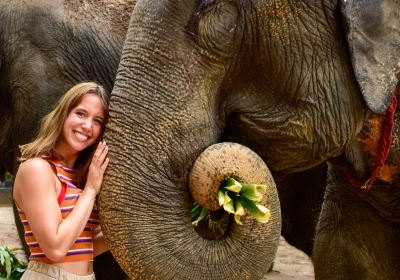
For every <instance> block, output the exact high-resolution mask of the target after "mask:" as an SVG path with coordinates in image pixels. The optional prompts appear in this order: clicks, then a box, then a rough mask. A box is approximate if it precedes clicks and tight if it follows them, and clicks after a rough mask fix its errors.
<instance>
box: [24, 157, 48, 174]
mask: <svg viewBox="0 0 400 280" xmlns="http://www.w3.org/2000/svg"><path fill="white" fill-rule="evenodd" d="M52 173H54V172H53V170H52V167H51V165H50V164H49V162H48V161H47V160H45V159H43V158H41V157H35V158H31V159H28V160H26V161H24V162H22V163H21V164H20V165H19V168H18V171H17V176H23V177H24V176H27V175H31V174H35V175H36V176H38V175H45V174H52Z"/></svg>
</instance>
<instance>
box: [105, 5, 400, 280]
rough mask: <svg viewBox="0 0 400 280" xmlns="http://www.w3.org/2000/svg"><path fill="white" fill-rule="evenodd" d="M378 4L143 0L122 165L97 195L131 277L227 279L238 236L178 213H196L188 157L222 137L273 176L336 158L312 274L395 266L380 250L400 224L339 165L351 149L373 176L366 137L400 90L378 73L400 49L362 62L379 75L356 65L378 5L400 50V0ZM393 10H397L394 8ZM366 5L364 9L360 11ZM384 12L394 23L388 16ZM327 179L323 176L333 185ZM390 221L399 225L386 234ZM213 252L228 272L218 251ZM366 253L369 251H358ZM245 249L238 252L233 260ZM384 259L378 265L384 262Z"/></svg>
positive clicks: (119, 142) (113, 128)
mask: <svg viewBox="0 0 400 280" xmlns="http://www.w3.org/2000/svg"><path fill="white" fill-rule="evenodd" d="M361 2H363V1H361ZM373 2H374V4H373V5H367V6H368V7H369V8H370V7H375V9H372V10H370V9H369V8H368V7H366V9H365V10H363V9H361V8H360V6H357V2H356V1H350V0H348V1H336V0H322V1H306V0H296V1H294V0H293V1H240V0H231V1H228V0H227V1H212V0H199V1H195V0H187V1H151V0H142V1H139V2H138V3H137V4H136V6H135V9H134V12H133V14H132V17H131V21H130V26H129V29H128V33H127V37H126V41H125V44H124V49H123V52H122V58H121V63H120V67H119V69H118V74H117V79H116V83H115V87H114V89H113V92H112V96H111V119H110V123H109V125H108V129H107V132H106V135H105V137H106V139H110V140H112V144H111V145H112V148H111V153H110V157H111V159H112V161H113V162H114V164H113V165H112V166H110V169H109V171H108V176H106V178H105V185H104V188H103V191H102V193H101V195H100V201H101V204H100V206H101V207H100V212H101V215H102V218H103V220H104V230H105V233H106V235H107V236H108V238H109V239H110V241H111V242H112V243H113V244H116V247H115V251H116V252H117V253H116V258H117V259H118V261H119V263H120V264H121V265H122V266H123V267H124V269H125V270H126V271H127V273H128V274H129V275H130V277H132V278H135V279H136V278H138V279H142V278H143V279H153V278H155V279H186V278H188V277H187V276H188V275H192V276H193V277H194V278H195V279H226V278H227V277H228V276H227V273H228V271H231V268H230V267H228V266H224V264H226V263H227V260H228V259H229V258H232V256H231V255H229V253H230V252H231V251H229V250H228V249H232V250H233V249H234V248H235V247H236V244H235V243H232V244H226V245H224V244H225V243H223V242H226V241H227V240H228V238H227V239H222V240H220V241H218V242H215V243H212V244H210V243H209V242H210V241H208V242H207V241H204V240H199V236H198V235H197V234H196V233H195V232H194V231H193V232H190V231H188V230H187V228H186V227H185V226H183V225H184V221H183V222H182V220H184V219H187V220H189V217H188V214H187V213H189V212H190V207H191V205H192V202H193V201H192V200H191V197H190V194H189V193H188V188H187V175H188V172H189V169H190V166H191V165H192V163H193V162H194V161H195V159H196V158H197V156H198V155H199V154H200V153H201V152H202V151H203V150H204V149H205V148H206V147H208V146H210V145H211V144H213V143H216V142H225V141H226V142H228V141H229V142H236V143H240V144H242V145H245V146H247V147H249V148H251V149H252V150H253V151H255V152H256V153H257V154H258V155H260V156H261V158H262V159H263V160H264V161H265V162H266V163H267V165H268V167H269V168H270V169H271V171H272V173H273V174H274V176H275V178H276V181H277V182H280V181H281V180H283V179H282V178H285V175H288V174H294V173H297V172H306V171H307V170H310V169H311V170H312V169H314V168H316V169H314V170H312V171H310V173H309V174H308V175H306V177H310V180H311V177H313V171H315V172H321V169H323V168H326V165H325V164H326V162H328V161H329V162H330V163H329V166H330V167H329V172H328V173H329V176H330V177H329V178H330V179H329V183H328V193H327V194H326V202H325V203H324V206H323V210H322V211H323V212H322V214H321V218H320V221H319V228H318V231H317V235H316V243H315V250H316V252H315V256H313V259H314V261H315V266H316V270H315V271H316V279H349V276H351V277H350V278H351V279H379V278H375V276H377V275H379V273H381V272H382V271H383V268H385V269H386V270H387V271H388V272H387V273H386V274H383V275H385V276H386V277H387V278H385V279H396V277H395V275H396V274H397V275H400V273H399V271H398V269H399V265H398V264H399V263H400V262H399V260H400V258H399V256H398V253H395V251H394V250H390V252H387V254H386V252H385V250H382V251H381V250H380V248H389V247H390V246H392V248H398V242H397V241H396V238H394V237H395V236H398V230H396V228H395V227H387V225H386V221H385V220H384V219H383V218H382V217H381V216H380V215H379V213H378V210H377V209H375V208H374V207H372V206H371V203H369V202H368V201H366V200H364V199H363V198H360V196H359V195H355V194H354V193H353V191H352V189H351V187H343V185H348V181H347V179H346V178H345V177H344V176H343V174H342V173H340V172H339V173H338V171H337V170H336V167H335V165H334V162H336V161H337V159H340V158H341V159H344V161H345V162H346V163H348V164H349V165H350V166H351V168H350V170H351V171H354V172H353V175H354V176H356V177H359V178H361V179H362V178H364V176H365V175H366V174H368V173H369V172H370V170H371V167H373V166H371V162H370V158H369V155H368V152H366V151H365V150H363V147H362V145H361V144H360V141H359V136H360V133H362V131H363V129H364V125H365V124H366V122H367V120H368V119H369V117H370V116H371V114H381V113H384V112H385V110H386V108H388V107H389V103H390V101H391V97H392V91H390V90H387V89H390V88H391V87H393V88H394V86H395V84H394V83H393V79H392V78H387V79H384V80H379V79H380V78H382V77H386V76H389V77H394V75H395V73H394V71H395V69H396V67H394V66H396V65H397V63H398V60H397V57H396V55H397V52H394V53H387V52H383V54H382V55H383V57H380V58H379V61H380V62H381V63H383V65H381V66H382V67H379V68H373V63H370V61H369V62H368V63H370V64H369V65H364V66H365V67H367V66H371V68H369V69H373V70H371V71H373V72H374V73H373V74H374V76H373V77H371V76H369V75H368V73H369V74H371V71H366V73H364V72H363V71H364V70H363V68H360V64H363V63H364V62H363V61H364V60H363V59H362V57H367V58H370V59H371V52H365V53H360V52H359V50H360V49H359V46H360V44H362V42H361V41H360V38H361V37H360V36H358V35H357V34H358V33H357V32H361V31H364V32H367V31H370V30H368V28H367V27H368V25H365V24H361V25H359V24H358V23H359V22H358V20H360V19H363V18H364V17H365V15H366V14H367V15H368V14H369V15H371V14H372V15H374V17H373V19H374V21H375V22H374V24H373V25H372V26H378V27H379V28H380V29H379V30H383V31H386V30H388V29H390V28H394V29H395V31H397V33H396V32H391V33H390V34H392V35H393V36H395V38H393V39H392V40H391V41H390V42H392V43H393V44H394V45H395V46H396V50H397V49H398V44H397V43H396V42H400V40H398V39H399V38H398V36H399V34H400V32H398V31H399V30H400V28H399V26H398V24H395V25H394V27H393V26H390V24H388V23H391V22H395V23H396V22H397V21H396V20H398V18H399V16H398V11H399V10H400V9H398V7H399V5H398V1H392V0H387V1H382V0H381V1H373ZM353 5H355V6H353ZM357 7H358V8H357ZM377 7H378V8H379V9H378V8H377ZM388 7H389V8H391V9H392V10H391V11H392V13H386V11H387V10H386V8H388ZM357 11H361V12H360V15H358V16H359V17H353V16H352V14H353V13H354V12H357ZM396 11H397V12H396ZM379 13H383V14H385V15H389V17H390V18H391V19H393V21H391V20H390V19H389V20H388V21H379V20H378V19H379V18H380V17H379ZM376 15H377V16H376ZM396 16H397V18H396ZM367 33H368V32H367ZM380 34H381V35H383V34H385V32H381V33H380ZM375 35H376V34H375ZM378 35H379V34H378ZM381 39H382V40H379V38H375V40H373V41H369V43H371V45H370V46H369V50H371V48H372V49H375V48H379V47H382V46H383V47H384V46H385V44H384V43H385V41H384V40H385V37H381ZM378 43H379V44H378ZM360 57H361V58H360ZM385 72H387V73H385ZM357 78H358V79H360V80H357ZM361 79H363V80H361ZM369 79H378V81H376V80H375V81H373V80H371V81H368V80H369ZM363 81H364V82H365V81H368V82H367V83H364V82H363ZM123 128H129V132H127V131H124V130H123ZM322 172H323V171H322ZM304 174H307V173H304ZM322 174H324V173H322ZM316 177H318V176H316ZM321 177H322V178H319V179H318V178H315V180H316V181H319V182H324V181H325V180H324V178H325V177H324V176H323V175H322V176H321ZM287 178H288V179H287V181H288V182H290V181H291V179H290V177H287ZM293 178H296V177H293ZM293 180H294V181H295V179H293ZM343 180H344V181H343ZM303 181H305V183H306V182H307V180H303ZM282 182H283V181H282ZM377 183H378V182H377ZM319 184H320V183H317V185H319ZM299 185H300V186H298V187H301V185H303V184H302V183H301V184H299ZM282 186H283V187H284V185H282ZM282 186H281V187H282ZM281 187H279V186H278V188H281ZM339 191H340V192H341V193H340V194H339V195H337V193H339ZM299 192H300V191H299ZM333 194H334V195H333ZM342 194H343V195H342ZM299 198H301V197H300V196H299ZM317 200H318V199H317ZM129 202H130V204H129ZM127 205H128V206H127ZM144 205H145V207H143V206H144ZM340 205H346V207H342V206H340ZM182 208H184V211H183V212H182ZM342 209H344V210H346V213H344V212H340V211H341V210H342ZM364 210H365V211H364ZM347 211H350V212H349V213H347ZM359 212H360V213H362V215H364V216H362V215H361V214H360V215H359ZM339 214H342V215H339ZM185 215H186V216H185ZM117 217H118V218H119V219H118V220H117V219H116V218H117ZM360 219H361V220H360ZM152 222H154V225H153V224H152ZM364 222H365V223H364ZM131 224H132V225H131ZM340 225H343V227H342V228H339V230H340V231H339V233H341V234H342V235H341V236H339V237H337V238H338V239H339V238H341V237H342V236H343V235H345V234H346V235H347V236H351V238H341V239H340V242H338V243H335V242H333V243H331V241H332V240H335V239H332V236H335V233H336V232H337V227H338V226H340ZM359 229H362V230H359ZM368 229H370V230H369V231H368ZM375 229H376V230H378V231H379V232H378V233H377V234H376V235H374V234H373V233H374V232H375ZM173 230H174V232H176V234H175V235H173V234H171V233H170V232H171V231H173ZM385 230H389V231H390V233H389V234H388V235H385V234H384V233H383V231H385ZM234 234H235V233H232V236H235V235H234ZM228 236H229V237H231V235H230V234H229V233H228ZM375 236H376V237H377V238H378V239H379V242H378V243H377V244H378V246H374V241H375V240H374V239H373V237H375ZM385 236H387V237H391V238H388V239H386V240H385ZM235 237H236V236H235ZM397 239H398V238H397ZM229 240H230V239H229ZM154 243H157V245H156V246H155V245H154ZM169 244H176V246H171V245H169ZM382 244H385V246H384V247H379V245H382ZM246 245H247V246H246V248H247V247H249V248H250V247H251V244H246ZM328 245H329V246H328ZM396 245H397V246H396ZM192 246H195V247H194V248H195V249H193V247H192ZM220 246H221V247H220ZM224 246H225V247H224ZM327 246H328V247H327ZM355 246H365V248H369V249H370V250H361V251H360V250H358V251H355V253H354V254H353V253H351V252H350V251H349V250H348V249H353V248H354V247H355ZM149 248H151V249H149ZM191 248H192V249H191ZM212 248H214V250H213V249H212ZM321 248H322V249H321ZM225 249H226V250H225ZM324 249H325V250H324ZM193 250H195V252H196V254H195V255H196V256H197V257H194V255H193ZM217 252H219V253H218V259H219V260H220V261H221V264H220V266H221V267H223V269H224V271H222V272H221V271H220V270H219V268H220V267H219V266H218V265H217V264H215V263H214V261H215V259H214V258H213V257H210V256H215V255H214V254H217ZM250 252H251V251H250V249H249V251H247V252H244V253H243V254H248V255H244V258H246V259H247V261H248V262H253V261H254V262H256V261H257V254H255V253H254V252H253V253H250ZM360 252H361V253H363V254H369V258H361V257H360V255H359V253H360ZM251 254H252V255H251ZM250 255H251V256H250ZM167 256H169V258H168V257H167ZM386 256H388V260H387V261H382V260H384V259H385V257H386ZM248 257H249V258H250V257H251V259H248ZM239 259H240V256H236V255H235V261H237V260H239ZM372 260H373V261H372ZM363 261H366V262H365V263H362V264H360V262H363ZM378 261H381V263H382V265H380V266H376V262H378ZM202 264H204V265H205V266H208V268H207V267H202ZM235 264H236V268H237V270H235V272H231V273H230V274H229V277H230V279H244V278H248V279H259V275H258V274H256V273H253V271H252V269H251V268H249V267H247V266H246V262H244V261H243V262H241V263H240V262H238V263H236V262H235ZM343 264H345V265H343ZM357 264H359V265H357ZM352 265H354V270H352V271H349V270H350V268H351V267H352ZM188 267H190V268H191V269H192V271H188V269H187V268H188ZM346 268H348V269H346ZM172 275H173V277H172Z"/></svg>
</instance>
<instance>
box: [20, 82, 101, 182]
mask: <svg viewBox="0 0 400 280" xmlns="http://www.w3.org/2000/svg"><path fill="white" fill-rule="evenodd" d="M85 94H95V95H97V96H98V97H100V99H101V101H102V104H103V106H104V112H105V120H104V123H103V128H102V131H101V134H100V136H99V138H98V139H97V140H96V142H95V143H94V144H93V145H91V146H89V147H87V148H86V149H85V150H83V151H81V152H80V153H79V156H78V159H77V161H76V163H75V166H74V168H76V169H78V171H77V182H78V186H79V187H81V188H83V187H84V186H85V183H86V176H87V171H88V169H89V165H90V161H91V159H92V157H93V153H94V150H95V147H96V146H97V145H98V143H99V141H100V140H101V138H102V134H103V131H104V126H105V124H106V123H107V120H108V95H107V92H106V90H105V89H104V88H103V87H102V86H101V85H99V84H97V83H94V82H85V83H79V84H77V85H75V86H73V87H72V88H71V89H70V90H68V91H67V92H66V93H65V94H64V95H63V96H62V97H61V99H60V100H59V101H58V103H57V105H56V107H55V108H54V109H53V111H51V112H50V113H49V114H47V115H46V116H45V117H44V118H43V119H42V122H41V125H40V128H39V132H38V134H37V136H36V137H35V138H34V140H33V141H32V142H30V143H28V144H25V145H21V146H19V148H20V151H21V157H20V158H19V159H18V160H19V161H21V162H24V161H26V160H28V159H31V158H35V157H43V158H46V159H49V160H60V159H61V158H60V155H58V154H57V152H56V150H55V147H56V144H57V142H58V141H59V139H60V137H61V136H62V131H63V126H64V122H65V120H66V119H67V116H68V114H69V113H70V112H71V110H72V109H74V108H75V107H76V106H78V104H79V103H80V101H81V99H82V97H83V96H84V95H85Z"/></svg>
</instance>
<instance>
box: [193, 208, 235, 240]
mask: <svg viewBox="0 0 400 280" xmlns="http://www.w3.org/2000/svg"><path fill="white" fill-rule="evenodd" d="M193 220H194V219H192V221H193ZM232 223H233V218H232V215H229V214H228V213H227V212H225V211H224V210H223V209H219V210H217V211H210V212H209V215H208V216H207V217H205V218H204V219H203V220H201V221H200V222H199V223H198V225H197V226H196V227H194V230H195V231H196V232H197V233H198V234H199V235H200V236H201V237H203V238H204V239H207V240H219V239H222V238H223V237H224V236H225V235H226V233H227V232H229V228H230V226H231V225H232Z"/></svg>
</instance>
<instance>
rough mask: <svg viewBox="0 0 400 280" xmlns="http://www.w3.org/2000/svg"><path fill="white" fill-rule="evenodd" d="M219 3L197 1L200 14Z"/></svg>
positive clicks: (212, 0) (214, 1) (213, 0)
mask: <svg viewBox="0 0 400 280" xmlns="http://www.w3.org/2000/svg"><path fill="white" fill-rule="evenodd" d="M216 2H217V1H216V0H197V5H198V9H199V10H198V11H199V13H201V12H205V11H207V10H208V9H209V8H211V7H212V6H213V5H214V4H215V3H216Z"/></svg>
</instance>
